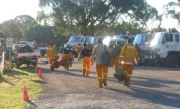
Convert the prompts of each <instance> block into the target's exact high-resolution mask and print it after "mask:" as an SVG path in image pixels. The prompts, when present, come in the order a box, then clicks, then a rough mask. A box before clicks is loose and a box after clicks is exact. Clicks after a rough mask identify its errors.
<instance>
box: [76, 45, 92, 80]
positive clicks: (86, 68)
mask: <svg viewBox="0 0 180 109" xmlns="http://www.w3.org/2000/svg"><path fill="white" fill-rule="evenodd" d="M83 46H84V48H83V49H82V50H81V52H80V54H79V56H78V62H79V61H80V59H81V58H83V61H82V70H83V76H85V74H86V77H88V76H89V73H90V67H91V65H90V63H91V58H90V56H91V52H92V50H89V49H87V48H86V47H87V46H86V44H83Z"/></svg>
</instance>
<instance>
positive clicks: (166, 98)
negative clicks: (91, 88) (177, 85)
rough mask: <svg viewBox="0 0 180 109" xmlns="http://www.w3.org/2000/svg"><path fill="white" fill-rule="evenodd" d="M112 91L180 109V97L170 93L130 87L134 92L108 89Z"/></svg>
mask: <svg viewBox="0 0 180 109" xmlns="http://www.w3.org/2000/svg"><path fill="white" fill-rule="evenodd" d="M106 89H108V90H111V91H115V92H118V93H123V94H127V95H130V96H132V97H134V98H137V99H141V100H145V101H147V102H151V103H154V104H160V105H164V106H171V107H175V108H180V95H179V94H174V93H168V92H161V91H154V90H150V89H146V88H139V87H135V86H130V89H131V90H132V91H125V90H120V89H116V88H112V87H108V88H106Z"/></svg>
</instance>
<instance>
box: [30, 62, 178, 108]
mask: <svg viewBox="0 0 180 109" xmlns="http://www.w3.org/2000/svg"><path fill="white" fill-rule="evenodd" d="M38 67H39V68H40V69H41V70H42V72H43V79H44V80H45V81H44V84H43V88H44V90H43V92H42V93H41V94H40V95H39V97H38V98H37V99H36V100H33V101H30V102H29V104H28V106H27V109H180V68H165V67H159V66H135V69H134V72H133V76H132V81H131V86H130V87H129V88H127V87H125V86H124V85H123V82H119V81H117V80H116V79H115V78H114V77H113V73H114V70H113V68H109V74H108V81H107V84H108V86H107V87H104V88H98V84H97V83H98V82H97V78H96V73H95V67H94V66H92V67H91V74H90V77H83V76H82V71H81V69H82V68H81V62H79V63H78V62H76V60H75V62H74V63H73V67H72V68H70V69H69V70H65V69H64V68H62V67H60V68H58V69H56V70H55V71H53V72H51V71H50V70H49V65H43V64H38Z"/></svg>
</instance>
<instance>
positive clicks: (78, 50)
mask: <svg viewBox="0 0 180 109" xmlns="http://www.w3.org/2000/svg"><path fill="white" fill-rule="evenodd" d="M81 50H82V47H81V44H78V46H76V51H77V55H79V54H80V52H81Z"/></svg>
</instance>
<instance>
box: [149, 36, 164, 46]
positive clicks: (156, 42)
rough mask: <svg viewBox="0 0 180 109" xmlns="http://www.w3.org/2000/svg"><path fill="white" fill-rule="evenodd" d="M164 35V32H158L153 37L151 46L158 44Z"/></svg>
mask: <svg viewBox="0 0 180 109" xmlns="http://www.w3.org/2000/svg"><path fill="white" fill-rule="evenodd" d="M162 35H163V33H156V34H155V36H154V37H153V39H152V41H151V46H155V45H158V44H159V43H160V41H159V40H160V38H161V36H162Z"/></svg>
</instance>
